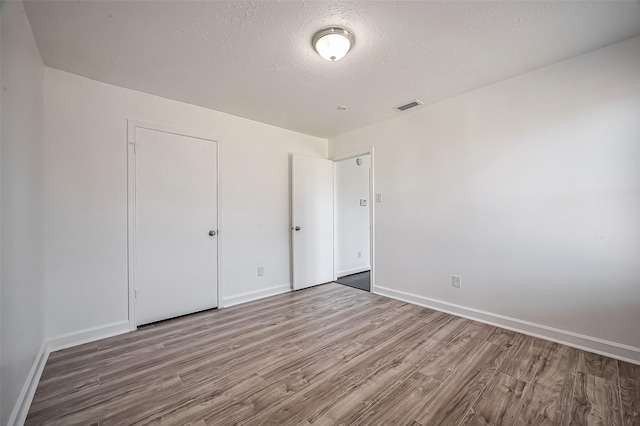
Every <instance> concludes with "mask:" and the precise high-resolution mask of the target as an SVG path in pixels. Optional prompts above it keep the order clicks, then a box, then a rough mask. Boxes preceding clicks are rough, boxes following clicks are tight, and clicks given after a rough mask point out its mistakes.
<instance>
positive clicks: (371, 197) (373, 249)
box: [330, 147, 376, 293]
mask: <svg viewBox="0 0 640 426" xmlns="http://www.w3.org/2000/svg"><path fill="white" fill-rule="evenodd" d="M363 155H369V156H370V160H371V170H370V172H369V259H370V263H371V282H370V283H369V284H370V286H369V292H370V293H375V283H376V272H375V271H376V267H375V263H376V256H375V253H376V240H375V229H376V225H375V220H374V219H375V213H376V212H375V204H376V202H375V179H374V177H375V173H374V167H375V161H374V156H373V147H370V148H362V149H361V150H357V151H351V152H347V153H345V154H341V155H337V156H335V157H333V158H331V159H330V160H331V161H333V162H334V163H336V162H338V161H344V160H351V159H352V158H357V157H362V156H363ZM334 170H335V169H334ZM335 185H336V179H335V177H334V179H333V187H334V190H333V196H334V203H333V223H334V226H333V233H334V235H333V246H334V247H333V280H334V281H335V280H337V279H338V277H337V272H338V271H336V264H337V263H336V260H337V259H336V249H335V244H336V241H337V235H336V234H335V233H336V227H335V222H336V219H337V210H336V203H335V194H336V190H335Z"/></svg>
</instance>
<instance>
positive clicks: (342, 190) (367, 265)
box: [334, 153, 371, 291]
mask: <svg viewBox="0 0 640 426" xmlns="http://www.w3.org/2000/svg"><path fill="white" fill-rule="evenodd" d="M334 164H335V166H334V171H335V177H334V187H335V219H334V223H335V225H334V233H335V238H334V241H335V249H334V253H335V275H336V282H337V283H339V284H343V285H347V286H350V287H353V288H358V289H360V290H365V291H371V251H370V247H371V235H370V234H371V223H370V204H371V198H370V194H371V155H369V154H368V153H367V154H364V155H359V156H356V157H354V158H347V159H343V160H339V161H335V163H334Z"/></svg>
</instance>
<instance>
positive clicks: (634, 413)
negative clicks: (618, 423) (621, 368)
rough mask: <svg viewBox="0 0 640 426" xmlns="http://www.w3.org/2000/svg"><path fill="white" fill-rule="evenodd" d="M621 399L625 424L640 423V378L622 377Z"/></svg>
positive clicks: (636, 425)
mask: <svg viewBox="0 0 640 426" xmlns="http://www.w3.org/2000/svg"><path fill="white" fill-rule="evenodd" d="M620 401H621V403H622V420H623V424H624V425H625V426H631V425H634V426H639V425H640V380H634V379H628V378H626V377H620Z"/></svg>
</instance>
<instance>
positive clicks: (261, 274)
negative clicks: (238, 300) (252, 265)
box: [258, 266, 264, 277]
mask: <svg viewBox="0 0 640 426" xmlns="http://www.w3.org/2000/svg"><path fill="white" fill-rule="evenodd" d="M263 275H264V268H263V267H262V266H258V276H259V277H261V276H263Z"/></svg>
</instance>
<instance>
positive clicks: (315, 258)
mask: <svg viewBox="0 0 640 426" xmlns="http://www.w3.org/2000/svg"><path fill="white" fill-rule="evenodd" d="M291 206H292V212H291V218H292V229H291V232H292V233H293V235H292V245H293V289H294V290H300V289H302V288H306V287H311V286H314V285H318V284H323V283H326V282H330V281H333V214H334V212H333V162H332V161H329V160H323V159H321V158H313V157H307V156H305V155H300V154H293V156H292V168H291Z"/></svg>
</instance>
